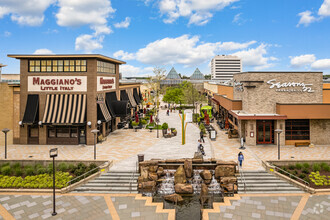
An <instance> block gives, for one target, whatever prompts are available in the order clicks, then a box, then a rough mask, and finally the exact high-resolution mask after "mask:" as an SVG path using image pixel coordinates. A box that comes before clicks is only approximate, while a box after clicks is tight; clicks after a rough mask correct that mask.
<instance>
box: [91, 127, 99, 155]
mask: <svg viewBox="0 0 330 220" xmlns="http://www.w3.org/2000/svg"><path fill="white" fill-rule="evenodd" d="M91 132H92V133H93V134H94V160H96V135H97V133H99V130H97V129H93V130H91Z"/></svg>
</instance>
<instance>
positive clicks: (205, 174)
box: [199, 170, 212, 184]
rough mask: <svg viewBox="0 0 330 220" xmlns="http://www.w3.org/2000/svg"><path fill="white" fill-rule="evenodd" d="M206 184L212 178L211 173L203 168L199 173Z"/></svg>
mask: <svg viewBox="0 0 330 220" xmlns="http://www.w3.org/2000/svg"><path fill="white" fill-rule="evenodd" d="M199 175H200V176H201V177H202V179H203V180H204V182H205V183H206V184H210V183H211V180H212V174H211V172H210V171H209V170H203V171H202V172H200V174H199Z"/></svg>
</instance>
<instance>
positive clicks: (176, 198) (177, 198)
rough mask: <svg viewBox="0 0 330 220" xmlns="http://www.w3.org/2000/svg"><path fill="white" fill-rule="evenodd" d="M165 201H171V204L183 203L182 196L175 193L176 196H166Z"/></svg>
mask: <svg viewBox="0 0 330 220" xmlns="http://www.w3.org/2000/svg"><path fill="white" fill-rule="evenodd" d="M164 199H165V200H166V201H170V202H182V201H183V199H182V196H180V195H178V194H176V193H174V194H171V195H166V196H164Z"/></svg>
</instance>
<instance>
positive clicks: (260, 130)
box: [257, 121, 273, 144]
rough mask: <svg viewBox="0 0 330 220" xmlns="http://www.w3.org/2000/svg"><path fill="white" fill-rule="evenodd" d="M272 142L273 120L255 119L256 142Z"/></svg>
mask: <svg viewBox="0 0 330 220" xmlns="http://www.w3.org/2000/svg"><path fill="white" fill-rule="evenodd" d="M271 143H273V121H257V144H271Z"/></svg>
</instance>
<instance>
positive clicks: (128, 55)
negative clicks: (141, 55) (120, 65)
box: [113, 50, 135, 60]
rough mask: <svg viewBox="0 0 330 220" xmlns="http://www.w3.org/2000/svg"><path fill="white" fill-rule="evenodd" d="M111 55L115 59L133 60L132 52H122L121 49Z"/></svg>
mask: <svg viewBox="0 0 330 220" xmlns="http://www.w3.org/2000/svg"><path fill="white" fill-rule="evenodd" d="M113 56H114V57H115V58H117V59H123V60H133V59H135V54H134V53H128V52H124V51H123V50H118V51H117V52H115V53H114V54H113Z"/></svg>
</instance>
